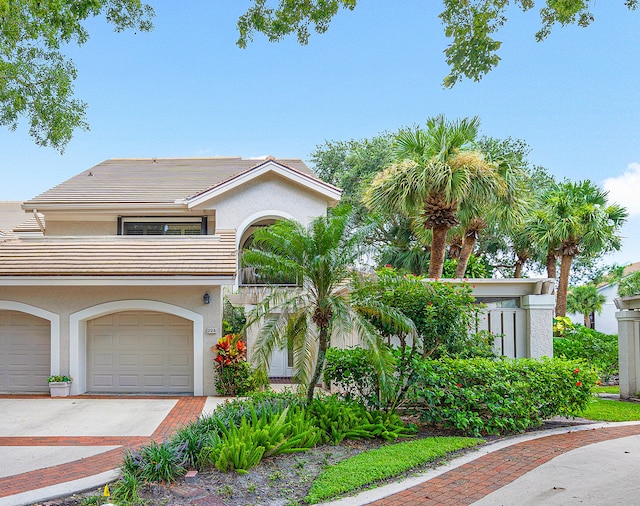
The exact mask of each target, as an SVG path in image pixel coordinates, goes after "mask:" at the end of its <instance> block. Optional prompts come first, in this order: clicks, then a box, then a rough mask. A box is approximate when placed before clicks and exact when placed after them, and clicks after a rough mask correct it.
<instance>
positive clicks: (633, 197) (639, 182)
mask: <svg viewBox="0 0 640 506" xmlns="http://www.w3.org/2000/svg"><path fill="white" fill-rule="evenodd" d="M604 189H605V190H607V191H608V192H609V202H610V203H616V204H620V205H622V206H624V207H626V208H627V211H628V212H629V217H632V216H640V163H630V164H629V166H628V168H627V170H626V171H625V173H624V174H622V175H621V176H617V177H609V178H607V179H605V180H604Z"/></svg>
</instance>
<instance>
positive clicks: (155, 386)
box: [0, 157, 341, 395]
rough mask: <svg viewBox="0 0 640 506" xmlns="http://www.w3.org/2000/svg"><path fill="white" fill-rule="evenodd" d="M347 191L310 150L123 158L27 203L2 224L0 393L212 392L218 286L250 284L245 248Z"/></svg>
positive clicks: (316, 211)
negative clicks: (269, 229) (316, 164)
mask: <svg viewBox="0 0 640 506" xmlns="http://www.w3.org/2000/svg"><path fill="white" fill-rule="evenodd" d="M340 193H341V192H340V190H339V189H338V188H336V187H334V186H332V185H330V184H327V183H325V182H323V181H321V180H320V179H318V178H317V177H316V176H314V175H313V173H312V172H311V171H310V170H309V169H308V168H307V167H306V166H305V164H304V163H303V162H302V161H301V160H290V159H286V160H275V159H273V158H272V157H269V158H267V159H265V160H262V161H257V160H243V159H241V158H206V159H114V160H107V161H105V162H103V163H101V164H99V165H97V166H95V167H93V168H91V169H89V170H86V171H84V172H82V173H80V174H78V175H77V176H75V177H73V178H71V179H69V180H68V181H65V182H64V183H62V184H60V185H58V186H56V187H54V188H52V189H51V190H48V191H47V192H45V193H43V194H41V195H39V196H37V197H35V198H33V199H31V200H29V201H27V202H25V203H24V204H23V205H22V209H23V210H24V212H26V213H28V215H27V216H24V215H23V218H24V219H26V218H28V220H27V221H26V222H25V223H24V224H23V225H21V226H18V227H14V228H13V230H14V232H13V233H5V234H4V235H2V236H0V365H1V367H0V392H46V391H47V388H48V387H47V381H46V380H47V377H48V376H49V375H50V374H58V373H61V374H70V375H71V376H72V377H73V379H74V381H73V384H72V394H79V393H83V392H87V391H88V392H116V393H118V392H121V393H134V392H135V393H193V394H195V395H211V394H214V392H215V388H214V377H213V375H214V368H213V353H212V351H211V347H212V346H213V345H214V344H215V342H216V340H217V339H218V338H219V337H220V335H221V329H222V300H223V287H232V288H233V287H238V285H245V284H249V285H250V284H252V283H255V279H252V278H251V276H250V275H247V276H245V278H244V279H239V276H238V275H237V274H238V272H241V270H240V269H239V265H238V258H239V255H238V251H239V250H241V249H242V247H243V246H244V245H246V244H248V242H249V240H250V237H251V234H252V232H253V230H255V227H260V226H266V225H269V224H271V223H273V222H274V221H275V220H276V219H282V218H292V219H296V220H298V221H300V222H302V223H305V224H306V223H309V222H310V221H311V219H312V218H314V217H316V216H319V215H323V214H325V213H326V211H327V208H328V207H331V206H334V205H335V204H336V203H337V202H338V200H339V199H340ZM14 207H15V205H14ZM0 210H1V209H0ZM24 219H23V221H24ZM0 230H2V229H1V228H0ZM249 274H251V273H249Z"/></svg>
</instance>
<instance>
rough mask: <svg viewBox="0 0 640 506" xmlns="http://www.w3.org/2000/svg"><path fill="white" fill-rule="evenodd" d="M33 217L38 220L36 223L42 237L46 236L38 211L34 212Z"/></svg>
mask: <svg viewBox="0 0 640 506" xmlns="http://www.w3.org/2000/svg"><path fill="white" fill-rule="evenodd" d="M33 217H34V218H35V219H36V223H37V224H38V228H40V232H42V235H44V224H43V223H42V220H41V219H40V216H38V210H37V209H34V210H33Z"/></svg>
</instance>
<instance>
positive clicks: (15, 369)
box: [0, 311, 51, 393]
mask: <svg viewBox="0 0 640 506" xmlns="http://www.w3.org/2000/svg"><path fill="white" fill-rule="evenodd" d="M50 371H51V326H50V324H49V322H48V321H47V320H43V319H42V318H38V317H37V316H33V315H30V314H27V313H21V312H19V311H0V392H12V393H16V392H48V391H49V384H48V383H47V378H48V377H49V374H50Z"/></svg>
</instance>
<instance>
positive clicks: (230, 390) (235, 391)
mask: <svg viewBox="0 0 640 506" xmlns="http://www.w3.org/2000/svg"><path fill="white" fill-rule="evenodd" d="M216 370H217V371H216V391H217V392H218V394H219V395H240V396H242V395H247V394H248V393H250V392H253V391H254V390H255V389H256V384H257V382H256V378H255V377H254V374H253V370H252V368H251V364H250V363H249V362H247V361H243V362H238V363H237V364H230V365H227V366H219V367H217V368H216Z"/></svg>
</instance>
